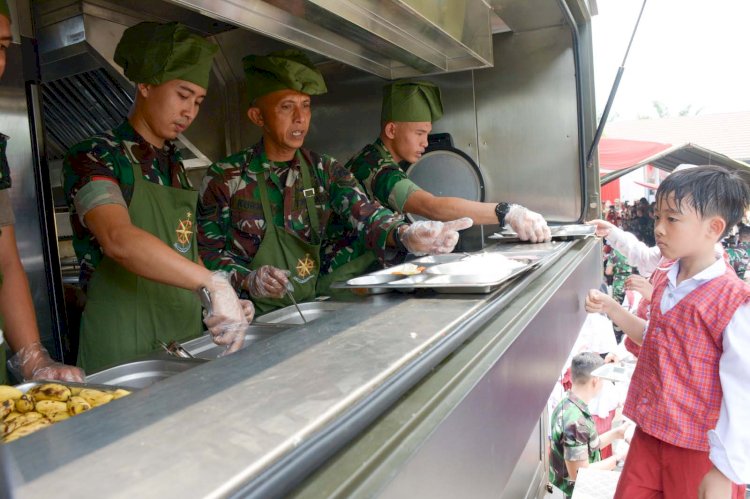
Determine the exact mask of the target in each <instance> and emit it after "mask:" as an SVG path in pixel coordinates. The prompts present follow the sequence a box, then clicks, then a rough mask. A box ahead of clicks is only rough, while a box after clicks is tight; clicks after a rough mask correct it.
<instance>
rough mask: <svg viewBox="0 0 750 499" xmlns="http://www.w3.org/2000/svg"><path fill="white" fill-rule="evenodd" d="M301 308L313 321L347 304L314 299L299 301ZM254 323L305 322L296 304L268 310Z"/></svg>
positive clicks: (308, 320) (306, 318) (309, 320)
mask: <svg viewBox="0 0 750 499" xmlns="http://www.w3.org/2000/svg"><path fill="white" fill-rule="evenodd" d="M297 305H298V306H299V309H300V310H301V311H302V313H303V314H304V316H305V320H306V321H307V322H312V321H314V320H315V319H319V318H321V317H323V316H324V315H326V314H329V313H331V312H333V311H335V310H338V309H340V308H341V307H343V306H344V305H345V303H342V302H335V301H313V302H303V303H298V304H297ZM253 324H260V325H263V324H276V325H281V324H288V325H293V324H303V322H302V317H300V316H299V312H298V311H297V308H296V307H295V306H294V305H290V306H288V307H284V308H280V309H279V310H274V311H273V312H268V313H267V314H264V315H261V316H260V317H256V318H255V319H254V320H253Z"/></svg>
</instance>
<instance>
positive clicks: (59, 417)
mask: <svg viewBox="0 0 750 499" xmlns="http://www.w3.org/2000/svg"><path fill="white" fill-rule="evenodd" d="M69 417H70V414H68V411H60V412H53V413H51V414H47V419H49V420H50V421H51V422H53V423H57V422H58V421H64V420H66V419H68V418H69Z"/></svg>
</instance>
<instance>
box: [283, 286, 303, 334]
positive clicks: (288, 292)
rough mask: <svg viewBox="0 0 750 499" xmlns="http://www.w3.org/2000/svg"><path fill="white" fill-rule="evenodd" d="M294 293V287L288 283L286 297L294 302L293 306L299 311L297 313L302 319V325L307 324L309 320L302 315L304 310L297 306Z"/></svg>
mask: <svg viewBox="0 0 750 499" xmlns="http://www.w3.org/2000/svg"><path fill="white" fill-rule="evenodd" d="M292 291H294V286H293V285H292V283H291V282H290V281H287V283H286V295H287V296H288V297H289V299H290V300H292V304H293V305H294V308H296V309H297V313H298V314H299V316H300V317H301V318H302V323H303V324H307V319H305V316H304V315H302V309H300V308H299V305H297V300H295V299H294V295H293V294H292Z"/></svg>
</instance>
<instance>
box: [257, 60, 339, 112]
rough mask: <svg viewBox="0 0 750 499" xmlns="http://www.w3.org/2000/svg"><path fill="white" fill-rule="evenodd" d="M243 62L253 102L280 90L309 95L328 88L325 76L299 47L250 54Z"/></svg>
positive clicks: (325, 90) (320, 92) (319, 92)
mask: <svg viewBox="0 0 750 499" xmlns="http://www.w3.org/2000/svg"><path fill="white" fill-rule="evenodd" d="M242 64H243V67H244V70H245V77H246V78H247V95H248V97H250V103H252V102H253V101H254V100H255V99H257V98H258V97H262V96H264V95H266V94H270V93H271V92H275V91H277V90H286V89H291V90H296V91H297V92H302V93H304V94H307V95H321V94H324V93H326V92H327V91H328V88H326V82H325V81H324V80H323V75H322V74H320V71H318V69H317V68H316V67H315V65H313V63H312V61H311V60H310V59H309V58H308V57H307V56H306V55H305V54H303V53H302V52H300V51H299V50H295V49H288V50H279V51H276V52H271V53H270V54H268V55H248V56H246V57H245V58H244V59H242Z"/></svg>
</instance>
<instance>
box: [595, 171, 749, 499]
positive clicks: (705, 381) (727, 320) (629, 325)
mask: <svg viewBox="0 0 750 499" xmlns="http://www.w3.org/2000/svg"><path fill="white" fill-rule="evenodd" d="M656 201H657V210H656V226H655V229H654V235H655V238H656V244H657V246H658V247H659V249H660V252H661V255H662V256H663V257H664V258H666V259H668V260H671V261H674V263H673V264H672V265H671V266H669V267H667V268H658V269H657V270H656V271H655V272H654V274H653V275H652V281H653V285H654V290H653V294H652V300H651V304H650V308H649V310H648V321H645V320H643V319H642V318H639V317H636V316H634V315H632V314H630V313H629V312H627V311H626V310H624V309H623V308H622V306H621V305H619V304H617V303H615V302H614V300H613V299H612V298H611V297H609V296H607V295H605V294H603V293H601V292H599V291H597V290H591V291H590V292H589V294H588V296H587V297H586V309H587V310H588V311H589V312H603V313H606V314H607V315H609V317H610V318H611V319H612V321H613V322H616V323H617V324H619V325H620V327H621V328H622V330H623V331H624V332H625V333H626V334H627V335H628V336H629V337H630V338H631V339H633V340H634V341H635V342H636V343H638V344H640V345H641V350H640V353H639V355H638V364H637V366H636V370H635V372H634V374H633V377H632V380H631V383H630V389H629V391H628V397H627V400H626V402H625V408H624V410H623V414H624V415H625V416H627V417H628V418H630V419H632V420H633V421H635V422H636V424H637V425H638V429H637V430H636V432H635V435H634V437H633V440H632V444H631V447H630V459H628V462H627V463H626V464H625V468H624V469H623V472H622V476H621V478H620V482H619V484H618V488H617V493H616V495H615V497H616V498H617V499H640V498H646V497H648V498H651V497H665V498H681V499H682V498H685V499H690V498H698V497H699V498H701V499H703V498H726V499H729V498H735V499H741V498H744V496H745V492H744V490H745V487H744V485H742V484H746V483H748V481H750V455H749V454H748V452H747V449H749V448H750V428H749V427H748V425H747V415H748V414H750V385H748V382H747V380H748V379H750V361H748V358H747V352H749V351H750V285H748V284H747V283H745V282H743V281H741V280H740V279H739V278H738V277H737V275H736V274H735V273H734V271H733V270H732V268H731V267H729V265H728V264H727V262H726V261H725V260H724V259H723V258H722V256H721V255H717V254H716V251H715V244H716V243H717V242H718V241H719V240H720V239H721V238H722V237H724V236H725V235H726V233H727V231H728V230H729V228H731V227H732V226H734V225H735V224H736V223H738V222H739V220H740V219H741V217H742V214H743V213H744V211H745V209H746V208H747V206H748V203H750V190H749V189H748V187H747V185H746V184H745V183H744V182H743V181H742V179H741V178H740V177H739V176H738V175H737V174H736V173H730V172H729V171H727V170H725V169H723V168H720V167H716V166H703V167H698V168H693V169H689V170H683V171H679V172H675V173H672V174H671V175H670V176H668V177H667V178H666V179H665V180H664V181H663V182H662V184H661V185H660V186H659V189H658V191H657V193H656Z"/></svg>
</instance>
